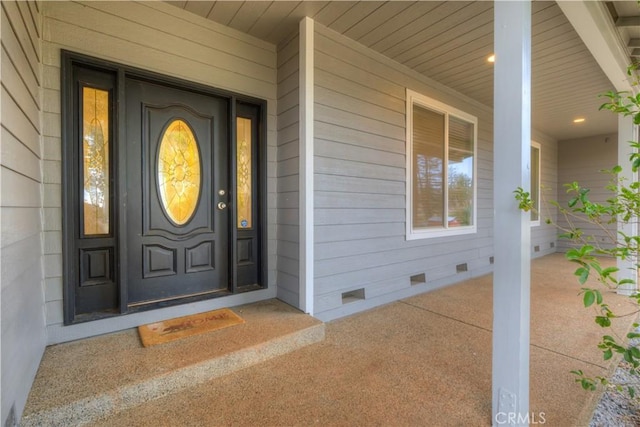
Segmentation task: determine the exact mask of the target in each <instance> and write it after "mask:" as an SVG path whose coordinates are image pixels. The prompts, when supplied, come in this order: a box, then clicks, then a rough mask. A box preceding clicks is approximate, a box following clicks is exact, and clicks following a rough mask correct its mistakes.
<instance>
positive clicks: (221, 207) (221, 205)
mask: <svg viewBox="0 0 640 427" xmlns="http://www.w3.org/2000/svg"><path fill="white" fill-rule="evenodd" d="M226 208H227V204H226V203H225V202H218V209H220V210H221V211H223V210H225V209H226Z"/></svg>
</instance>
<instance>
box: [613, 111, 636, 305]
mask: <svg viewBox="0 0 640 427" xmlns="http://www.w3.org/2000/svg"><path fill="white" fill-rule="evenodd" d="M637 138H638V127H637V126H636V125H634V124H633V118H632V117H623V116H622V115H619V116H618V164H619V165H620V166H622V172H621V173H620V175H619V176H620V177H621V178H624V179H625V182H624V185H627V186H628V185H629V184H630V183H632V182H634V181H637V180H638V173H637V172H633V171H632V170H631V163H630V161H629V156H630V155H631V153H632V152H633V148H632V147H631V146H630V145H629V141H637V140H638V139H637ZM636 221H637V218H634V219H633V220H632V222H630V223H628V224H621V223H618V231H620V232H623V233H624V234H626V235H628V236H637V235H638V224H637V222H636ZM617 262H618V265H617V267H618V268H619V269H620V271H619V272H618V276H617V278H618V280H621V279H631V280H633V281H634V282H635V284H633V285H631V284H629V285H622V286H620V287H619V288H618V293H619V294H622V295H631V294H633V293H635V292H636V291H637V290H638V285H637V282H638V271H637V268H636V265H637V264H638V260H637V257H629V258H628V259H625V260H621V259H618V261H617Z"/></svg>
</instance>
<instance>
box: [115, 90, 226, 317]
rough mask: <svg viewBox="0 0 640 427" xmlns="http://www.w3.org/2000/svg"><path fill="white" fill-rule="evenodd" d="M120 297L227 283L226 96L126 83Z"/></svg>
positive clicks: (160, 296) (182, 293)
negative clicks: (124, 288)
mask: <svg viewBox="0 0 640 427" xmlns="http://www.w3.org/2000/svg"><path fill="white" fill-rule="evenodd" d="M126 94H127V98H126V99H127V101H126V118H125V120H126V126H125V129H126V131H125V132H126V148H125V151H126V176H127V178H126V180H127V181H126V182H127V183H126V191H127V194H126V197H125V200H126V208H125V211H126V227H125V230H126V238H125V239H124V240H125V241H126V248H127V249H126V250H127V253H126V257H125V259H123V263H124V264H126V266H125V269H126V277H127V291H126V293H127V299H128V301H127V303H128V305H129V306H130V307H132V306H139V305H144V304H148V303H157V302H162V301H171V300H175V299H180V298H185V297H190V296H197V295H204V294H209V293H215V292H225V291H227V290H228V289H229V286H230V285H229V260H228V254H229V247H228V239H229V217H228V215H229V211H228V209H227V208H226V205H227V203H229V200H228V192H229V189H228V177H229V174H228V165H229V161H228V129H227V127H228V114H229V113H228V100H226V99H224V98H218V97H214V96H211V95H204V94H200V93H195V92H191V91H188V90H183V89H177V88H173V87H168V86H163V85H160V84H155V83H149V82H145V81H142V80H137V79H133V78H130V79H128V80H127V82H126Z"/></svg>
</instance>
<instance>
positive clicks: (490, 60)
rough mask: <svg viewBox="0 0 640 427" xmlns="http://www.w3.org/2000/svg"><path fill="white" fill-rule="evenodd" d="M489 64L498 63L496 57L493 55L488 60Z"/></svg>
mask: <svg viewBox="0 0 640 427" xmlns="http://www.w3.org/2000/svg"><path fill="white" fill-rule="evenodd" d="M487 62H491V63H492V64H493V63H494V62H496V55H495V54H492V55H490V56H489V57H488V58H487Z"/></svg>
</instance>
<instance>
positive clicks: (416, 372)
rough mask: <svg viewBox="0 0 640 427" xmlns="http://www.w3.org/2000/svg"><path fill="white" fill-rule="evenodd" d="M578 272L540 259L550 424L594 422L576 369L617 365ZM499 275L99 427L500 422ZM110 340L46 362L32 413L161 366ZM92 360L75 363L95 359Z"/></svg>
mask: <svg viewBox="0 0 640 427" xmlns="http://www.w3.org/2000/svg"><path fill="white" fill-rule="evenodd" d="M573 270H574V267H573V265H571V264H570V263H569V262H567V261H566V260H565V259H564V257H563V256H562V255H560V254H555V255H550V256H546V257H543V258H540V259H537V260H534V261H533V263H532V309H531V312H532V322H531V323H532V325H531V403H530V409H531V411H532V412H533V413H534V417H535V419H536V420H537V421H538V422H540V421H542V419H544V421H545V423H544V424H545V425H547V426H562V427H565V426H585V425H588V422H589V419H590V417H591V414H592V412H593V409H594V407H595V404H596V402H597V398H598V397H599V395H598V394H594V393H591V392H586V391H583V390H582V389H581V387H580V386H579V385H577V384H576V383H575V382H574V376H573V375H572V374H570V372H569V371H570V370H572V369H582V370H584V371H585V372H587V373H589V374H591V375H607V374H608V373H609V372H611V370H612V369H613V367H614V361H608V362H604V361H603V360H602V356H601V353H600V352H599V350H597V349H596V347H595V346H596V344H597V343H598V342H599V339H600V337H601V335H603V334H604V333H609V334H610V331H606V330H603V329H601V328H600V327H599V326H597V325H596V324H595V323H594V321H593V312H592V311H591V310H588V309H584V308H583V307H582V300H581V298H580V297H578V296H577V293H578V292H579V288H580V286H579V285H578V283H577V281H576V279H575V277H574V276H573ZM491 280H492V279H491V276H484V277H480V278H476V279H471V280H468V281H465V282H464V283H461V284H459V285H454V286H451V287H448V288H445V289H441V290H437V291H434V292H430V293H426V294H422V295H419V296H416V297H412V298H408V299H405V300H403V301H399V302H395V303H392V304H388V305H386V306H383V307H380V308H377V309H373V310H369V311H367V312H364V313H361V314H358V315H354V316H351V317H348V318H343V319H340V320H337V321H334V322H330V323H328V324H326V338H325V340H324V341H321V342H317V343H315V344H311V345H308V346H305V347H303V348H301V349H299V350H296V351H293V352H290V353H287V354H284V355H282V356H279V357H276V358H273V359H270V360H267V361H264V362H262V363H260V364H257V365H253V366H249V367H246V368H244V369H241V370H238V371H236V372H234V373H231V374H228V375H224V376H221V377H217V378H214V379H212V380H210V381H206V382H201V383H200V384H196V385H194V386H192V387H188V388H183V389H181V390H179V391H178V392H176V393H173V394H169V395H166V396H164V397H160V398H157V399H154V400H150V401H147V402H143V403H141V404H137V405H136V406H133V405H131V407H130V408H129V409H124V410H122V411H120V412H117V413H112V415H110V416H108V417H103V418H102V419H101V420H100V421H97V422H94V423H93V425H101V426H114V425H136V426H143V425H149V426H152V425H153V426H177V425H180V426H209V425H261V426H262V425H264V426H282V425H311V424H317V425H332V426H333V425H344V426H347V425H385V426H386V425H420V426H426V425H428V426H457V425H464V426H472V425H473V426H476V425H478V426H482V425H491V339H492V334H491V327H492V325H491V322H492V304H491V299H492V295H491V293H492V289H491V288H492V286H491ZM605 300H607V301H608V302H609V304H610V306H611V307H612V308H613V309H614V311H615V312H618V313H625V312H630V311H632V305H631V304H630V302H629V301H628V299H627V298H625V297H621V296H618V295H615V294H613V293H610V294H606V295H605ZM633 320H634V319H633V318H625V319H623V320H622V321H620V322H619V323H620V324H619V325H618V326H617V327H616V330H617V332H618V333H620V334H624V333H626V331H627V330H628V329H629V327H630V325H631V323H633ZM232 329H233V328H228V329H227V330H232ZM215 334H216V333H212V334H211V336H212V337H213V336H214V335H215ZM207 339H209V338H207ZM211 339H212V338H211ZM90 341H91V340H85V342H90ZM95 341H98V342H100V340H97V339H95ZM191 341H194V340H191ZM191 341H190V342H191ZM106 342H107V343H108V342H109V341H108V340H107V341H106ZM179 342H180V341H178V342H177V343H179ZM185 343H186V341H185ZM74 344H75V343H71V344H65V345H62V346H55V347H52V348H50V349H48V350H47V352H50V351H51V350H52V349H56V348H58V349H59V348H61V347H64V346H69V347H71V346H72V345H74ZM112 345H113V347H109V346H104V347H101V348H92V349H91V352H90V353H88V354H101V353H104V352H106V353H108V354H109V355H110V357H111V358H113V359H114V363H111V364H108V365H106V366H101V365H100V364H95V366H94V368H95V369H94V371H95V372H96V374H94V375H92V376H91V377H90V378H87V377H82V376H75V375H62V374H57V376H56V375H54V376H53V377H48V378H47V373H46V372H43V369H42V368H41V372H39V374H38V379H37V380H36V384H35V385H34V390H33V391H32V394H31V396H30V400H29V402H28V407H27V410H26V412H25V416H26V419H27V420H28V419H29V416H30V413H31V414H33V412H34V410H35V409H37V408H42V407H43V405H44V406H46V405H47V402H46V401H47V399H60V398H61V396H59V393H61V390H74V389H82V390H84V391H83V393H85V394H86V393H91V390H92V388H95V389H101V388H104V382H105V381H107V382H108V383H110V384H115V383H118V382H119V381H123V380H124V379H125V378H127V377H128V376H131V375H138V373H137V372H140V371H141V370H144V369H149V365H150V364H153V363H159V360H160V359H157V358H156V359H153V360H148V361H146V359H145V358H143V359H141V360H139V361H138V363H134V364H132V363H130V362H127V361H126V360H120V357H121V354H120V347H119V346H118V345H117V344H116V343H114V342H112ZM184 345H185V348H187V349H188V346H187V344H184ZM158 348H161V346H160V347H158ZM58 351H60V350H58ZM182 354H184V352H182ZM47 357H48V355H47V354H45V362H46V360H47ZM181 357H188V355H187V354H184V355H183V356H181ZM85 359H86V360H84V361H83V360H78V361H75V362H74V363H91V357H88V358H85ZM60 360H64V357H61V358H60ZM161 363H166V364H172V363H176V361H175V360H165V361H163V362H161ZM43 366H47V365H46V363H43ZM47 369H51V370H53V371H54V372H55V371H56V370H57V369H68V365H67V366H51V365H48V366H47ZM49 375H50V374H49ZM63 379H64V383H61V381H63ZM51 381H55V382H51ZM38 387H42V388H41V389H38ZM47 390H48V391H47ZM542 413H544V414H542ZM532 420H533V419H532ZM532 424H533V423H532ZM67 425H69V424H67Z"/></svg>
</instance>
